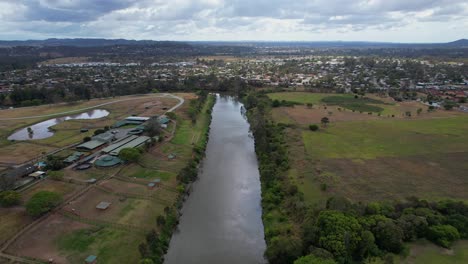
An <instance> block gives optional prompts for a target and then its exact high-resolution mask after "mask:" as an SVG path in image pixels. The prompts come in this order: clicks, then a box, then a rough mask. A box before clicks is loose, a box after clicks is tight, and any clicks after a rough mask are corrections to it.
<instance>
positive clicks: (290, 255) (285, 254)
mask: <svg viewBox="0 0 468 264" xmlns="http://www.w3.org/2000/svg"><path fill="white" fill-rule="evenodd" d="M301 254H302V244H301V241H300V240H299V239H297V238H295V237H286V236H276V237H273V238H272V239H271V240H270V245H269V246H268V247H267V250H266V252H265V255H266V257H267V259H268V261H269V263H271V264H283V263H292V262H293V261H294V260H295V259H297V258H298V257H299V256H300V255H301Z"/></svg>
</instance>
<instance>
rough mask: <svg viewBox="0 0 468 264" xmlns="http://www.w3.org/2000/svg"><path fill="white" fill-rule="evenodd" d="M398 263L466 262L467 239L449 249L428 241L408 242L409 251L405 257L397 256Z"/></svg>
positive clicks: (440, 263) (467, 256) (444, 263)
mask: <svg viewBox="0 0 468 264" xmlns="http://www.w3.org/2000/svg"><path fill="white" fill-rule="evenodd" d="M395 260H396V261H395V262H396V263H400V264H426V263H437V264H464V263H468V241H458V242H456V243H455V244H454V245H453V247H452V249H451V250H447V249H444V248H440V247H437V246H435V245H434V244H432V243H430V242H428V241H417V242H414V243H411V244H410V253H409V256H408V257H406V258H402V257H397V258H396V259H395Z"/></svg>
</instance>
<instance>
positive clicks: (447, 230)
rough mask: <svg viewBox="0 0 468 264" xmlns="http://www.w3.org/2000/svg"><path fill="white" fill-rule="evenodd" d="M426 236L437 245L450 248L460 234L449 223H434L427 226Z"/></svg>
mask: <svg viewBox="0 0 468 264" xmlns="http://www.w3.org/2000/svg"><path fill="white" fill-rule="evenodd" d="M427 238H428V239H429V240H430V241H432V242H434V243H435V244H437V245H439V246H442V247H445V248H450V246H451V245H452V243H453V241H455V240H457V239H460V234H459V233H458V230H457V229H456V228H455V227H453V226H451V225H436V226H431V227H429V230H428V232H427Z"/></svg>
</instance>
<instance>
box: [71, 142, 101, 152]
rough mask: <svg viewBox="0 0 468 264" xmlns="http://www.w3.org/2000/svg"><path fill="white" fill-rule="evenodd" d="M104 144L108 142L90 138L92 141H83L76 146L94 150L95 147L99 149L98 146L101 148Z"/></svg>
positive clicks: (81, 148)
mask: <svg viewBox="0 0 468 264" xmlns="http://www.w3.org/2000/svg"><path fill="white" fill-rule="evenodd" d="M104 144H106V142H103V141H99V140H90V141H88V142H85V143H83V144H81V145H78V146H77V147H76V149H79V150H85V151H86V150H87V151H90V150H93V149H97V148H99V147H100V146H102V145H104Z"/></svg>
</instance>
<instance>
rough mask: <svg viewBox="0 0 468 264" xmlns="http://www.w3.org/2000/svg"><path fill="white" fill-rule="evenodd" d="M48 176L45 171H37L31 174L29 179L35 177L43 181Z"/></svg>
mask: <svg viewBox="0 0 468 264" xmlns="http://www.w3.org/2000/svg"><path fill="white" fill-rule="evenodd" d="M45 175H46V173H45V171H36V172H33V173H31V174H29V175H28V176H29V177H33V178H35V179H42V178H44V176H45Z"/></svg>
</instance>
